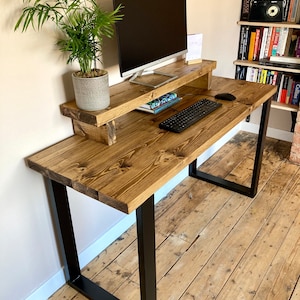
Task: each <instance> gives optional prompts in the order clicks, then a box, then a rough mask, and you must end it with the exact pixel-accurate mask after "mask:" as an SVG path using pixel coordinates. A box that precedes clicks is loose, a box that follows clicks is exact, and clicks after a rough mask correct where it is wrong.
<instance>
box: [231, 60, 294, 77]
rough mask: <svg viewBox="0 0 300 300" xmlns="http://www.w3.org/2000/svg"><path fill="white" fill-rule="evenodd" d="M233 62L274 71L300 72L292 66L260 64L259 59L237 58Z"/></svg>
mask: <svg viewBox="0 0 300 300" xmlns="http://www.w3.org/2000/svg"><path fill="white" fill-rule="evenodd" d="M233 63H234V64H235V65H238V66H245V67H254V68H264V69H267V70H274V71H281V72H287V73H295V74H300V69H291V68H281V67H274V66H266V65H261V64H259V62H257V61H251V60H241V59H237V60H235V61H234V62H233Z"/></svg>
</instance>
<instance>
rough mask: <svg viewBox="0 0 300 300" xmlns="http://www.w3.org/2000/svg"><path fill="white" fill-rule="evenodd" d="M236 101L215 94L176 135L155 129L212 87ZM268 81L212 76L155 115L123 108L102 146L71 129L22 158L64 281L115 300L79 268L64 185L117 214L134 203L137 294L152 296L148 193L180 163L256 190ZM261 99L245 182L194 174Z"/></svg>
mask: <svg viewBox="0 0 300 300" xmlns="http://www.w3.org/2000/svg"><path fill="white" fill-rule="evenodd" d="M224 91H226V92H230V93H233V94H234V95H235V96H236V97H237V100H235V101H233V102H228V101H220V102H222V104H223V105H222V107H221V108H219V109H218V110H216V111H215V112H213V113H212V114H211V115H209V116H208V117H206V118H205V119H203V120H202V121H200V122H198V123H197V124H195V125H194V126H192V127H190V128H189V129H187V130H185V131H184V132H183V133H181V134H176V133H171V132H166V131H164V130H161V129H159V128H158V124H159V122H161V121H162V120H164V119H165V118H167V117H168V116H170V115H172V114H174V113H175V112H176V111H177V110H181V109H183V108H184V107H186V106H188V105H190V104H191V103H193V102H195V101H197V100H198V99H199V98H204V97H207V98H210V99H214V98H213V96H214V95H215V94H217V93H219V92H224ZM275 92H276V87H274V86H271V85H263V84H256V83H251V82H246V81H237V80H231V79H225V78H218V77H214V78H213V80H212V85H211V89H210V90H207V89H200V88H196V87H191V86H182V87H180V88H178V90H177V93H178V94H179V96H181V97H182V98H183V99H182V101H180V103H178V104H176V105H175V106H174V107H172V108H170V109H168V110H166V111H164V112H162V113H161V114H159V115H151V114H145V113H142V112H138V111H130V112H128V113H127V114H125V115H123V116H120V117H119V118H117V119H116V130H117V135H118V141H117V143H115V144H113V145H111V146H108V145H105V144H102V143H99V142H96V141H93V140H90V139H86V138H85V137H81V136H79V135H74V136H71V137H69V138H67V139H65V140H63V141H61V142H59V143H57V144H55V145H53V146H51V147H49V148H47V149H44V150H42V151H40V152H38V153H36V154H34V155H32V156H30V157H28V158H27V159H26V162H27V165H28V166H29V167H30V168H32V169H34V170H36V171H38V172H40V173H41V174H42V175H43V176H44V177H45V179H46V183H47V187H48V189H49V195H50V200H51V201H50V202H51V205H52V206H53V209H54V211H55V212H56V214H57V230H58V233H59V235H61V236H62V240H61V243H62V254H63V256H64V260H65V262H64V265H65V270H66V278H67V281H68V282H69V284H70V285H72V286H73V287H74V288H76V289H78V290H79V291H80V292H81V293H83V294H84V295H85V296H87V297H88V298H90V299H116V298H115V297H114V296H113V295H111V294H109V293H108V292H106V291H104V290H103V289H102V288H100V287H98V286H97V285H95V284H94V283H93V282H91V281H90V280H89V279H87V278H85V277H84V276H82V275H81V272H80V268H79V263H78V257H77V250H76V245H75V239H74V232H73V227H72V220H71V214H70V210H69V203H68V197H67V193H66V186H69V187H71V188H73V189H75V190H77V191H79V192H81V193H83V194H85V195H88V196H90V197H92V198H94V199H96V200H99V201H101V202H103V203H106V204H107V205H109V206H111V207H114V208H115V209H118V210H120V211H123V212H125V213H130V212H132V211H134V210H136V215H137V231H138V246H139V247H138V249H139V265H140V284H141V299H147V300H153V299H156V275H155V232H154V225H155V224H154V196H153V195H154V193H155V192H156V191H157V190H158V189H159V188H161V187H162V186H163V185H164V184H165V183H167V182H168V181H169V180H170V179H171V178H172V177H174V176H175V175H176V174H177V173H178V172H180V171H181V170H182V169H184V168H185V167H186V166H190V174H191V175H192V176H195V177H198V178H203V179H204V180H209V181H211V182H214V183H216V184H219V185H221V186H224V187H226V188H229V189H232V190H236V191H238V192H241V193H244V194H247V195H249V196H251V197H253V196H254V195H255V193H256V189H257V184H258V179H259V172H260V165H261V158H262V152H263V147H264V138H265V134H266V128H267V122H268V114H269V109H270V101H268V100H269V99H270V97H271V96H272V95H273V94H274V93H275ZM260 105H263V112H262V118H261V125H260V132H259V137H258V146H257V152H256V159H255V163H254V171H253V180H252V184H251V187H242V186H239V185H236V184H235V183H232V182H227V181H224V180H223V179H219V178H215V177H211V176H210V175H207V174H202V173H198V171H197V170H196V159H197V157H198V156H199V155H200V154H201V153H203V152H204V151H205V150H206V149H208V148H209V147H210V146H211V145H213V144H214V143H215V142H216V141H218V140H219V139H220V138H221V137H222V136H224V135H225V134H226V133H227V132H228V131H230V130H231V129H232V128H233V127H235V126H236V125H237V124H239V123H240V122H241V121H243V120H244V119H245V118H246V117H247V116H248V115H249V114H250V113H251V112H252V111H253V110H255V109H256V108H257V107H259V106H260Z"/></svg>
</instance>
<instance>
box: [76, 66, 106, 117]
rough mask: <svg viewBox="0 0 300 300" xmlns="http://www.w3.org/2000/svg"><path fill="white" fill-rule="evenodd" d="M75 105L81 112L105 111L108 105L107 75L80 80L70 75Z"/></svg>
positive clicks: (80, 78)
mask: <svg viewBox="0 0 300 300" xmlns="http://www.w3.org/2000/svg"><path fill="white" fill-rule="evenodd" d="M72 80H73V86H74V92H75V101H76V105H77V106H78V107H79V108H80V109H82V110H88V111H94V110H101V109H105V108H107V107H108V106H109V104H110V95H109V85H108V73H107V71H104V74H103V75H102V76H99V77H93V78H82V77H77V76H75V75H74V73H73V74H72Z"/></svg>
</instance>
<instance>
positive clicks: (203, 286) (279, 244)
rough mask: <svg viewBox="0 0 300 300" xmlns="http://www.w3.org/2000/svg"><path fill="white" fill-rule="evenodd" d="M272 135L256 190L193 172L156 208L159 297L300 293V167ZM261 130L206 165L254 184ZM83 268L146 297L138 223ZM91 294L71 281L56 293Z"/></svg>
mask: <svg viewBox="0 0 300 300" xmlns="http://www.w3.org/2000/svg"><path fill="white" fill-rule="evenodd" d="M290 146H291V145H290V143H288V142H283V141H278V140H275V139H270V138H268V139H267V143H266V147H265V151H264V157H263V162H262V164H263V165H262V171H261V177H260V182H259V188H258V194H257V195H256V197H255V198H253V199H252V198H248V197H246V196H243V195H240V194H237V193H234V192H231V191H228V190H225V189H223V188H220V187H216V186H214V185H212V184H209V183H206V182H203V181H199V180H197V179H194V178H187V179H185V180H184V181H183V182H181V183H180V184H179V185H178V186H177V187H175V188H174V190H172V191H171V192H170V193H169V194H168V196H167V197H165V199H163V200H162V201H160V202H159V203H158V204H157V205H156V208H155V216H156V248H157V251H156V260H157V295H158V297H157V298H158V299H159V300H166V299H168V300H170V299H174V300H175V299H176V300H177V299H190V300H192V299H201V300H202V299H226V300H232V299H234V300H236V299H238V300H243V299H255V300H262V299H263V300H265V299H270V300H271V299H272V300H299V299H300V283H299V281H300V280H299V276H300V234H299V233H300V167H299V166H297V165H295V164H292V163H290V162H289V161H288V155H289V151H290ZM255 147H256V135H254V134H251V133H246V132H241V133H239V134H237V135H236V136H235V137H234V138H233V139H231V140H230V141H229V142H228V143H227V144H226V145H224V146H223V147H222V148H221V149H220V150H219V151H218V152H217V153H216V154H215V155H213V156H212V157H211V158H210V159H209V160H208V161H207V162H205V163H204V164H203V165H202V166H201V170H203V171H205V172H209V173H211V174H214V175H218V176H223V177H226V178H227V179H229V180H233V181H235V182H238V183H242V184H246V185H250V182H251V172H252V167H253V161H254V153H255ZM83 274H84V275H85V276H87V277H88V278H90V279H92V280H93V281H94V282H97V283H98V284H99V285H101V286H102V287H103V288H105V289H107V290H108V291H109V292H111V293H113V294H114V295H115V296H116V297H119V298H120V299H121V300H123V299H124V300H125V299H126V300H127V299H133V300H135V299H140V291H139V275H138V257H137V243H136V228H135V226H132V227H131V228H130V229H129V230H128V231H127V232H126V233H124V234H123V235H122V236H121V237H120V238H119V239H118V240H117V241H116V242H115V243H113V244H112V245H111V246H110V247H108V248H107V249H106V250H105V251H104V252H103V253H101V254H100V255H99V256H98V257H96V258H95V259H94V260H93V261H92V262H91V263H90V264H89V265H88V266H86V267H85V268H84V270H83ZM50 299H51V300H57V299H59V300H60V299H66V300H71V299H77V300H80V299H86V298H85V297H84V296H82V295H80V294H78V293H77V292H76V291H75V290H73V289H72V288H71V287H69V286H67V285H65V286H63V287H62V288H61V289H60V290H58V291H57V292H56V293H55V294H54V295H53V296H52V297H51V298H50Z"/></svg>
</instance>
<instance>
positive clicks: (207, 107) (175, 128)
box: [159, 99, 222, 133]
mask: <svg viewBox="0 0 300 300" xmlns="http://www.w3.org/2000/svg"><path fill="white" fill-rule="evenodd" d="M220 106H222V104H221V103H218V102H215V101H211V100H209V99H201V100H199V101H197V102H196V103H194V104H192V105H191V106H189V107H187V108H185V109H183V110H182V111H180V112H178V113H176V114H175V115H173V116H171V117H169V118H168V119H166V120H165V121H163V122H161V123H160V124H159V128H161V129H165V130H168V131H172V132H176V133H180V132H182V131H183V130H185V129H187V128H189V127H190V126H191V125H193V124H195V123H196V122H198V121H199V120H201V119H203V118H204V117H205V116H207V115H208V114H210V113H211V112H213V111H214V110H216V109H217V108H219V107H220Z"/></svg>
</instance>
